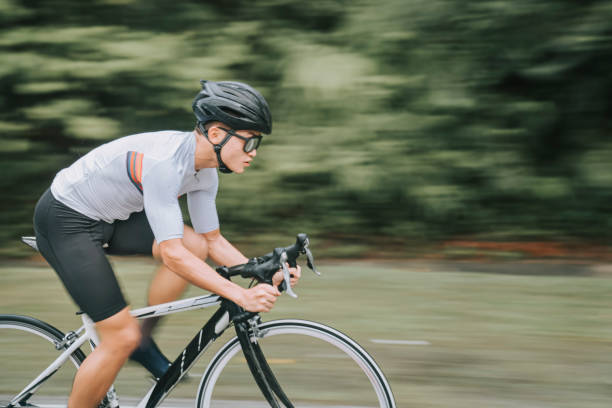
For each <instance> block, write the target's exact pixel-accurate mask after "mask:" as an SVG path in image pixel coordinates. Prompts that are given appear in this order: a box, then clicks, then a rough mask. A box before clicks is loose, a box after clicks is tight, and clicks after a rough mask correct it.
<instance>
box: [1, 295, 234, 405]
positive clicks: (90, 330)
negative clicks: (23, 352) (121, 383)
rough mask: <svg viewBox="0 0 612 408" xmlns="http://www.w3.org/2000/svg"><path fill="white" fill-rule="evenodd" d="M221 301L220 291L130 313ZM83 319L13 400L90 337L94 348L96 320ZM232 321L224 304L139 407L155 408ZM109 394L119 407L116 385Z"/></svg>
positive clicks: (150, 314) (139, 314)
mask: <svg viewBox="0 0 612 408" xmlns="http://www.w3.org/2000/svg"><path fill="white" fill-rule="evenodd" d="M221 302H222V300H221V298H220V297H219V296H217V295H207V296H198V297H193V298H189V299H184V300H177V301H174V302H169V303H162V304H160V305H155V306H149V307H144V308H140V309H136V310H133V311H131V314H132V316H134V317H135V318H137V319H147V318H151V317H154V316H163V315H167V314H173V313H178V312H185V311H188V310H198V309H204V308H207V307H212V306H217V305H219V304H221ZM81 319H82V320H83V325H82V326H81V327H80V328H79V329H78V330H76V331H72V332H69V333H68V334H67V335H66V336H65V337H64V339H63V340H62V343H65V346H64V347H67V348H66V350H64V351H63V352H62V353H61V354H60V356H59V357H58V358H56V359H55V360H54V361H53V362H52V363H51V364H50V365H49V366H48V367H47V368H46V369H45V370H43V372H42V373H40V374H39V375H38V376H37V377H36V378H35V379H34V380H33V381H32V382H30V383H29V384H28V385H27V386H26V387H25V388H24V389H23V390H22V391H21V392H20V393H19V394H17V395H16V396H15V397H14V398H13V399H12V400H11V403H12V404H17V403H18V402H20V401H22V400H24V399H26V400H27V398H29V396H30V395H32V394H34V393H35V392H36V390H37V389H38V388H39V387H40V386H41V385H42V384H43V383H44V382H45V381H46V380H47V379H49V378H50V377H51V376H53V374H55V372H56V371H57V370H59V368H60V367H61V366H62V365H63V364H64V363H66V361H67V360H68V359H69V358H70V355H71V354H72V353H74V352H75V351H76V350H77V349H79V348H80V347H81V346H82V345H83V344H85V343H86V342H87V341H90V343H91V345H92V348H94V347H95V344H97V343H99V339H98V336H97V333H96V331H95V325H94V322H93V321H92V320H91V319H90V318H89V316H87V315H86V314H81ZM229 323H230V313H229V311H228V310H227V308H226V307H225V306H224V305H221V307H220V308H219V310H217V311H216V312H215V313H214V314H213V316H212V317H211V318H210V319H209V320H208V322H207V323H206V324H205V325H204V326H203V327H202V329H201V330H200V331H199V332H198V333H197V334H196V336H195V337H194V338H193V339H192V340H191V341H190V342H189V344H187V346H186V347H185V349H184V350H183V352H182V353H181V354H180V355H179V356H178V357H177V358H176V360H175V361H174V362H173V363H172V365H171V366H170V367H169V368H168V371H167V372H166V373H165V374H164V375H163V376H162V378H160V379H159V381H158V382H157V383H156V384H155V385H154V386H153V387H152V388H151V389H150V390H149V392H148V393H147V394H146V395H145V397H144V398H143V399H142V400H141V401H140V402H139V403H138V405H137V408H154V407H156V406H158V405H159V404H160V403H161V402H162V400H163V399H164V398H165V397H166V395H168V393H169V392H170V391H171V390H172V389H173V388H174V387H175V386H176V384H177V383H178V382H179V381H180V379H181V378H182V377H183V375H185V373H186V372H187V371H188V370H189V369H190V368H191V366H192V365H193V364H194V363H195V362H196V360H197V359H198V357H199V356H200V355H201V354H202V353H203V352H204V351H205V350H206V348H207V347H208V346H209V345H210V344H211V343H212V342H213V341H214V340H215V339H216V338H217V337H219V336H220V335H221V334H222V333H223V332H224V331H225V329H226V328H227V327H228V326H229ZM56 346H59V345H56ZM108 396H109V400H110V401H109V402H110V405H111V407H118V406H119V404H118V401H117V398H116V397H115V396H114V387H111V388H110V390H109V395H108Z"/></svg>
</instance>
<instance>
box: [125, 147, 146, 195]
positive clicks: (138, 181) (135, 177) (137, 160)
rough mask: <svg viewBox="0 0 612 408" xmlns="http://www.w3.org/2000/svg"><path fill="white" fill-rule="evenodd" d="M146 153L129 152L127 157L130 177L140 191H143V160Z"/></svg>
mask: <svg viewBox="0 0 612 408" xmlns="http://www.w3.org/2000/svg"><path fill="white" fill-rule="evenodd" d="M143 158H144V154H142V153H136V152H132V151H130V152H128V153H127V157H126V163H125V164H126V167H127V169H126V170H127V174H128V178H129V179H130V181H131V182H132V184H134V186H136V188H137V189H138V191H140V192H141V193H142V160H143Z"/></svg>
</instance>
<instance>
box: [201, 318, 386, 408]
mask: <svg viewBox="0 0 612 408" xmlns="http://www.w3.org/2000/svg"><path fill="white" fill-rule="evenodd" d="M259 330H260V333H263V334H261V337H258V341H259V342H260V343H261V347H262V349H263V351H264V353H265V354H266V357H267V359H268V361H269V362H270V360H271V359H270V357H269V355H268V351H269V347H268V344H266V339H269V338H271V337H276V336H279V335H280V336H283V337H284V335H288V336H289V337H290V338H291V342H290V343H287V344H294V345H295V353H296V354H298V353H300V350H299V349H300V348H301V344H302V343H303V341H302V339H304V340H306V339H314V340H308V342H309V343H310V342H312V341H314V342H315V343H316V344H313V345H312V346H311V347H320V346H319V345H318V343H322V344H327V345H331V346H334V347H335V348H334V349H333V350H336V353H338V352H341V353H340V354H341V356H340V359H341V358H345V359H346V360H348V358H350V360H351V361H352V363H351V362H348V363H345V364H350V366H351V368H352V369H354V370H355V371H359V372H361V375H364V376H365V377H367V380H369V384H370V387H371V388H372V390H371V391H372V393H373V394H375V402H374V404H375V405H373V406H379V407H383V408H394V407H395V400H394V398H393V393H392V391H391V387H390V386H389V383H388V381H387V379H386V378H385V376H384V374H383V372H382V370H381V369H380V367H379V366H378V365H377V364H376V362H375V361H374V359H373V358H372V357H371V356H370V355H369V354H368V353H367V352H366V351H365V350H364V349H363V348H362V347H361V346H360V345H359V344H357V343H356V342H355V341H354V340H352V339H351V338H350V337H348V336H346V335H345V334H343V333H341V332H339V331H338V330H335V329H333V328H331V327H329V326H325V325H323V324H320V323H315V322H311V321H307V320H294V319H288V320H274V321H270V322H267V323H262V324H260V325H259ZM295 336H300V337H299V338H298V337H295ZM321 341H322V342H321ZM275 343H279V342H278V341H276V342H275ZM273 347H274V346H273ZM240 349H241V348H240V343H239V341H238V338H237V337H234V338H232V339H230V340H229V341H228V342H227V343H226V344H224V345H223V346H222V347H221V349H220V350H219V351H218V352H217V354H216V355H215V356H214V357H213V358H212V359H211V361H210V363H209V365H208V367H207V368H206V371H205V372H204V374H203V375H202V379H201V381H200V385H199V387H198V397H197V403H196V407H199V408H210V407H213V406H214V404H213V394H214V393H215V387H216V386H217V382H218V380H219V378H220V377H221V376H222V375H223V372H224V371H225V370H226V367H227V366H228V363H229V362H230V361H231V360H232V358H233V357H234V356H235V355H236V354H237V353H238V351H240ZM290 352H291V350H289V353H290ZM311 354H312V350H311ZM347 357H348V358H347ZM301 358H302V359H304V361H309V359H310V357H308V356H304V355H302V356H301ZM323 358H324V357H323ZM334 358H335V360H334V361H333V362H332V364H329V363H328V366H330V367H329V368H330V369H333V368H336V367H333V366H334V365H336V364H337V362H338V361H341V360H340V359H339V356H338V355H336V356H334ZM290 361H293V360H290ZM324 363H325V361H324ZM232 364H234V365H235V363H232ZM342 367H344V365H342ZM355 367H357V368H355ZM296 368H297V367H296ZM343 369H344V368H342V370H343ZM242 370H245V372H246V371H247V369H246V368H243V369H242ZM273 371H274V372H275V374H277V373H276V369H273ZM319 373H321V370H319V371H315V372H314V374H315V375H318V374H319ZM321 374H324V373H321ZM232 375H233V376H234V377H236V375H235V374H232ZM307 375H312V373H311V374H307ZM330 375H333V374H329V375H327V376H326V377H325V378H327V379H328V381H342V380H344V379H342V378H338V377H334V376H332V377H330ZM228 376H229V374H228ZM276 376H277V378H278V380H279V382H280V383H281V386H282V387H283V389H284V390H285V391H289V392H287V394H288V395H289V398H290V399H291V401H292V403H294V404H295V402H294V399H292V398H293V397H292V393H291V391H292V390H290V389H289V390H286V389H285V384H284V382H285V381H286V377H287V376H286V375H278V374H277V375H276ZM309 378H310V377H309ZM324 381H325V380H324V379H323V378H322V379H321V382H324ZM364 381H365V380H364ZM344 382H345V383H346V382H347V381H346V380H344ZM365 383H367V381H365ZM361 384H362V386H361V388H364V385H363V384H364V382H362V383H361ZM309 385H310V386H311V387H312V388H313V389H310V390H304V391H300V392H301V393H302V394H309V395H310V396H311V397H308V396H306V397H305V399H303V400H302V399H299V403H300V404H312V403H313V402H314V400H310V399H309V398H312V397H313V396H314V395H315V394H318V393H319V389H318V387H319V386H320V385H321V384H309ZM323 385H324V386H326V387H328V386H331V387H332V388H333V384H323ZM344 385H346V384H344ZM300 387H302V385H300ZM304 387H305V385H304ZM302 388H303V387H302ZM234 389H235V390H237V389H238V387H235V388H234ZM364 391H366V390H363V389H360V390H359V396H356V395H352V396H351V395H349V394H351V393H352V391H347V390H345V391H341V392H340V394H341V396H337V398H347V399H349V401H336V400H333V401H332V400H326V401H327V402H326V405H328V404H333V405H336V406H337V405H342V406H349V405H350V406H355V400H356V399H357V400H358V401H360V402H361V401H362V397H361V395H362V394H363V392H364ZM254 393H255V392H254ZM343 393H344V395H343ZM259 394H260V395H259V397H260V400H261V401H263V402H265V400H264V399H263V396H261V393H259ZM253 395H254V394H253ZM325 398H329V397H327V396H326V397H325ZM373 398H374V397H373ZM259 403H260V402H257V404H259ZM317 403H318V404H320V402H318V400H317ZM360 405H361V404H360ZM254 406H255V405H254ZM257 406H260V405H257ZM261 406H264V405H261ZM266 406H267V405H266ZM330 406H331V405H330ZM368 406H372V405H368Z"/></svg>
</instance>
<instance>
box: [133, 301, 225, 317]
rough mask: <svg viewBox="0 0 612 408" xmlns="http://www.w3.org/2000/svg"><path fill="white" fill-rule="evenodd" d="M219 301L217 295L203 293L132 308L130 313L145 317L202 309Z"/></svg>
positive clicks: (217, 303) (215, 304)
mask: <svg viewBox="0 0 612 408" xmlns="http://www.w3.org/2000/svg"><path fill="white" fill-rule="evenodd" d="M220 303H221V297H220V296H219V295H205V296H196V297H192V298H188V299H181V300H175V301H173V302H168V303H161V304H159V305H154V306H148V307H143V308H140V309H134V310H132V311H131V312H130V313H131V314H132V316H134V317H135V318H137V319H147V318H149V317H153V316H163V315H167V314H172V313H178V312H186V311H187V310H197V309H204V308H206V307H211V306H217V305H219V304H220Z"/></svg>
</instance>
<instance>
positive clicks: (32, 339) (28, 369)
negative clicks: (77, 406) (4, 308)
mask: <svg viewBox="0 0 612 408" xmlns="http://www.w3.org/2000/svg"><path fill="white" fill-rule="evenodd" d="M63 337H64V334H63V333H62V332H61V331H59V330H58V329H56V328H55V327H53V326H51V325H49V324H47V323H45V322H43V321H40V320H38V319H34V318H32V317H28V316H18V315H0V408H5V407H12V405H9V402H10V401H11V400H12V399H13V398H14V397H15V396H16V395H17V394H19V393H20V392H21V391H22V390H23V389H24V387H26V386H27V385H28V384H29V383H30V382H31V381H33V380H34V379H35V378H36V377H37V376H38V375H39V374H40V373H42V372H43V371H44V369H45V368H47V367H48V366H49V365H50V364H51V363H52V362H53V361H54V360H55V359H56V358H57V357H59V355H60V354H61V352H62V351H63V349H62V350H57V349H56V348H55V344H56V343H57V342H59V341H61V340H62V338H63ZM84 359H85V355H84V354H83V352H82V351H81V350H80V349H77V350H76V351H75V352H74V353H72V354H71V356H70V361H71V362H72V363H68V362H67V363H66V364H64V365H63V366H62V367H61V368H60V369H59V370H58V371H56V372H55V373H53V374H52V375H51V376H49V377H47V378H46V379H45V380H44V382H43V383H42V384H41V386H40V388H39V389H38V390H37V391H36V393H35V395H32V396H29V397H28V398H27V399H26V400H25V401H22V404H26V403H27V404H31V405H19V404H17V405H16V406H17V407H19V406H34V407H45V406H57V404H66V401H67V400H68V395H69V393H70V389H71V387H72V380H73V379H74V375H75V373H76V370H77V369H78V367H79V366H80V365H81V363H82V362H83V360H84Z"/></svg>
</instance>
